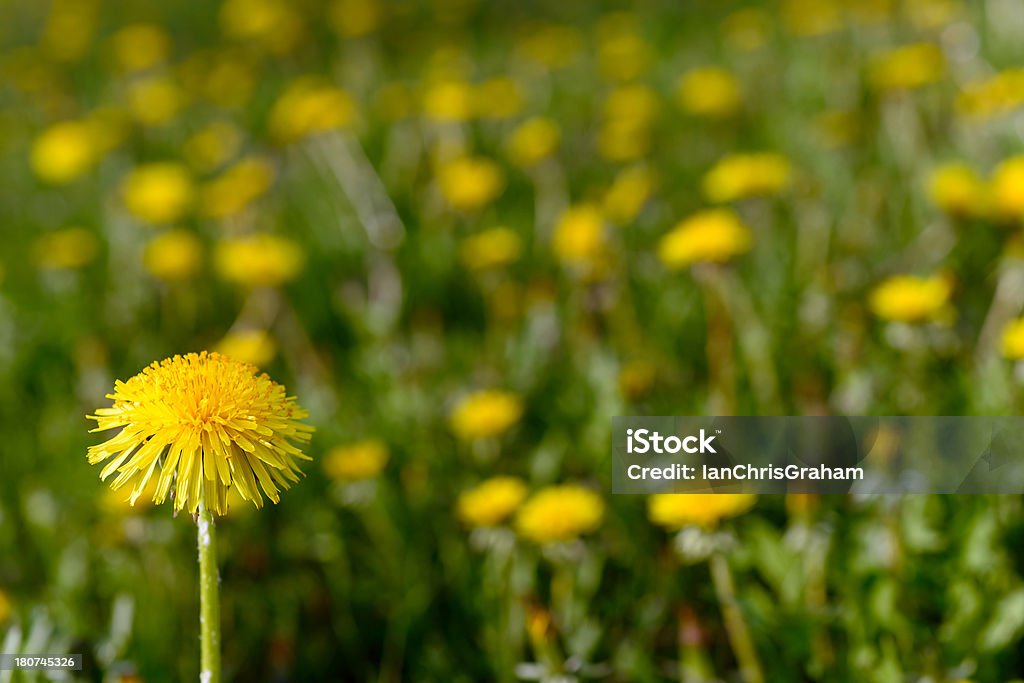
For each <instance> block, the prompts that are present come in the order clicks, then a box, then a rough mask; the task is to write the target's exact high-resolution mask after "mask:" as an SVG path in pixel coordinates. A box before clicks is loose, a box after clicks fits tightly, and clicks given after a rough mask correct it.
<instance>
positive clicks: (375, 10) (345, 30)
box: [328, 0, 384, 38]
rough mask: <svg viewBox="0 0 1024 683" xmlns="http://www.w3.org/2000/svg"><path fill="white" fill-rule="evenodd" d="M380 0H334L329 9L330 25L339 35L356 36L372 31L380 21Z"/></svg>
mask: <svg viewBox="0 0 1024 683" xmlns="http://www.w3.org/2000/svg"><path fill="white" fill-rule="evenodd" d="M383 9H384V3H383V2H381V1H380V0H335V1H334V2H333V3H332V4H331V6H330V8H329V10H328V18H329V19H330V22H331V26H332V27H333V28H334V30H335V31H337V32H338V34H339V35H342V36H345V37H346V38H356V37H358V36H365V35H367V34H368V33H373V32H374V31H375V30H377V27H378V26H379V25H380V22H381V14H382V10H383Z"/></svg>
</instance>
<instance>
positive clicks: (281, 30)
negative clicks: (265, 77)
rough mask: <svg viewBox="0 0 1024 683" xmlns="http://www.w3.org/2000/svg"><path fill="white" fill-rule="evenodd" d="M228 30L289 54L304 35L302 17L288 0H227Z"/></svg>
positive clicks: (223, 9)
mask: <svg viewBox="0 0 1024 683" xmlns="http://www.w3.org/2000/svg"><path fill="white" fill-rule="evenodd" d="M220 24H221V28H222V29H223V30H224V33H225V34H226V35H227V36H229V37H231V38H235V39H238V40H243V41H251V42H252V43H254V44H256V45H260V46H263V47H265V48H266V49H267V50H269V51H271V52H273V53H275V54H287V53H288V52H290V51H291V50H292V49H293V48H294V47H295V46H296V45H298V43H299V41H300V40H301V39H302V35H303V32H304V28H303V22H302V17H301V16H300V15H299V13H298V12H297V11H296V10H295V8H294V7H293V5H292V4H290V3H288V2H286V1H285V0H226V1H225V2H224V3H223V4H222V5H221V6H220Z"/></svg>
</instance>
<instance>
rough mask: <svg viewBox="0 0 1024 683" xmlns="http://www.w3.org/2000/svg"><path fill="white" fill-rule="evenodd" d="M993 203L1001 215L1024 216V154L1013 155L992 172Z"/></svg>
mask: <svg viewBox="0 0 1024 683" xmlns="http://www.w3.org/2000/svg"><path fill="white" fill-rule="evenodd" d="M991 191H992V203H993V205H994V208H995V211H996V213H997V214H999V216H1001V217H1003V218H1007V219H1021V218H1024V155H1017V156H1012V157H1010V158H1009V159H1005V160H1004V161H1003V162H1002V163H1000V164H999V165H998V166H996V169H995V171H993V173H992V188H991Z"/></svg>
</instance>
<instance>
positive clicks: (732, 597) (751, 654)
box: [711, 552, 764, 683]
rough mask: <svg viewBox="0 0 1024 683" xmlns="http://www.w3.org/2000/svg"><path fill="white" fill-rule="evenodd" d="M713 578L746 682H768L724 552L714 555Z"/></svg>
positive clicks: (731, 641)
mask: <svg viewBox="0 0 1024 683" xmlns="http://www.w3.org/2000/svg"><path fill="white" fill-rule="evenodd" d="M711 580H712V582H713V583H714V584H715V593H717V595H718V602H719V603H720V604H721V606H722V617H723V618H724V619H725V630H726V633H727V634H728V636H729V642H730V644H731V645H732V649H733V652H734V653H735V654H736V661H737V662H739V665H740V674H741V675H742V676H743V680H744V681H746V683H764V673H763V672H762V671H761V663H760V661H758V659H757V650H756V649H755V648H754V641H753V639H752V638H751V637H750V631H749V629H748V628H747V622H746V620H745V619H744V618H743V611H742V610H741V609H740V605H739V602H738V601H737V600H736V588H735V587H734V586H733V582H732V573H731V572H730V571H729V562H728V560H726V559H725V555H723V554H722V553H720V552H716V553H714V554H713V555H711Z"/></svg>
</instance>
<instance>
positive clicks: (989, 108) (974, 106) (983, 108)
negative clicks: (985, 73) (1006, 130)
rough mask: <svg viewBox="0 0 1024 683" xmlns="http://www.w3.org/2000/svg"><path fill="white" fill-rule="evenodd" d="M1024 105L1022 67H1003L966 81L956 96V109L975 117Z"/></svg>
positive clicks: (993, 114)
mask: <svg viewBox="0 0 1024 683" xmlns="http://www.w3.org/2000/svg"><path fill="white" fill-rule="evenodd" d="M1021 105H1024V69H1020V68H1017V69H1005V70H1003V71H1000V72H998V73H996V74H995V75H993V76H989V77H988V78H985V79H982V80H980V81H976V82H973V83H968V84H967V85H965V86H964V89H963V92H961V93H960V95H959V96H958V97H957V100H956V107H957V110H958V111H959V112H961V113H963V114H966V115H968V116H971V117H976V118H985V117H989V116H995V115H997V114H1002V113H1005V112H1008V111H1012V110H1014V109H1017V108H1018V107H1020V106H1021Z"/></svg>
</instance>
